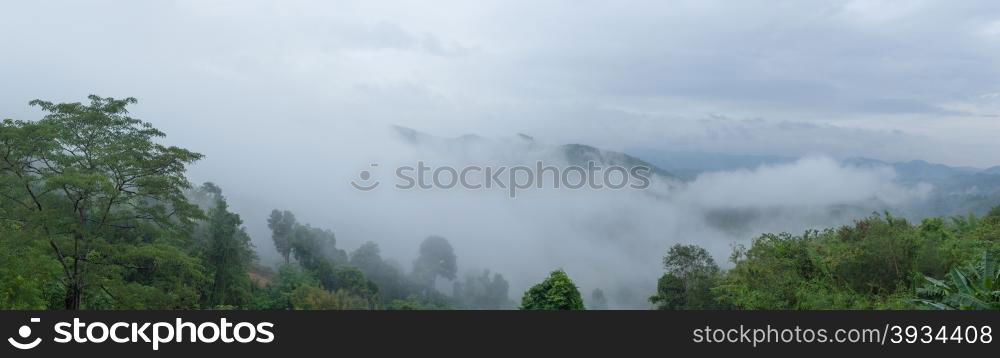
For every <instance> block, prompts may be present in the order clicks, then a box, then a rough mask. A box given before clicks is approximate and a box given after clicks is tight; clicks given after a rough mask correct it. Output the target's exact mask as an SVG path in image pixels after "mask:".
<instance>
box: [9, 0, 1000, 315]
mask: <svg viewBox="0 0 1000 358" xmlns="http://www.w3.org/2000/svg"><path fill="white" fill-rule="evenodd" d="M998 55H1000V2H996V1H989V0H980V1H977V0H969V1H960V2H955V1H907V2H899V1H874V0H854V1H780V0H772V1H749V0H748V1H712V0H698V1H664V0H659V1H588V0H577V1H515V0H504V1H449V0H440V1H434V2H431V3H428V2H421V1H305V0H284V1H259V0H230V1H213V0H175V1H100V0H88V1H46V0H39V1H17V2H15V1H8V2H3V3H2V4H0V117H6V118H15V119H37V118H39V117H40V115H41V114H40V112H39V111H38V110H37V109H35V108H30V107H28V106H27V103H28V101H30V100H32V99H36V98H38V99H44V100H49V101H55V102H76V101H84V100H85V99H86V96H87V95H88V94H97V95H101V96H111V97H129V96H131V97H136V98H138V100H139V103H138V104H137V105H135V106H134V107H133V108H132V109H131V113H132V114H133V115H134V116H135V117H138V118H141V119H143V120H146V121H148V122H151V123H153V124H154V125H155V126H156V127H157V128H159V129H161V130H163V131H164V132H166V133H167V139H165V141H167V142H169V144H172V145H177V146H181V147H185V148H188V149H191V150H194V151H197V152H200V153H202V154H205V155H206V158H205V159H204V160H202V161H201V162H199V163H198V164H196V165H194V166H193V167H192V168H191V170H190V177H191V179H192V181H194V182H203V181H214V182H216V183H218V184H220V185H221V186H222V188H223V190H224V191H225V193H226V194H227V195H228V196H230V198H231V202H232V206H233V208H234V209H235V210H237V211H238V212H240V213H241V215H243V216H244V219H245V220H246V221H247V225H248V227H249V228H250V230H251V233H252V234H254V236H255V242H256V243H257V245H258V246H259V248H260V249H261V250H265V251H266V250H268V249H269V248H268V247H267V246H268V243H267V242H266V239H267V237H266V236H267V233H266V227H265V226H263V224H262V222H263V220H264V218H265V217H266V215H267V213H268V212H269V211H270V209H271V208H288V209H293V210H294V211H296V214H297V216H298V217H300V219H303V220H304V221H308V222H313V223H318V224H319V225H320V226H326V227H332V228H334V230H335V231H337V232H338V235H339V236H340V237H342V238H343V240H345V241H347V242H351V244H352V245H357V244H359V241H361V240H362V238H375V239H376V241H378V240H393V239H391V238H388V237H398V236H400V235H404V233H407V232H410V233H413V234H412V236H413V237H414V238H410V239H407V240H410V241H408V242H406V243H401V244H399V245H394V246H391V247H388V248H383V249H384V251H386V252H388V253H389V254H392V255H400V256H401V255H403V253H405V252H413V251H415V247H416V244H415V243H413V240H415V239H419V237H423V236H425V235H431V234H441V235H445V236H446V237H449V238H453V239H454V240H465V241H461V242H460V244H461V243H466V244H468V245H466V248H465V249H463V248H462V247H460V246H461V245H456V246H457V247H456V250H457V251H458V253H459V256H460V259H461V257H462V254H463V253H464V254H465V255H466V256H465V257H466V258H470V257H471V258H474V259H473V260H470V261H475V262H480V263H482V264H483V265H486V266H490V267H491V268H495V269H503V270H506V271H507V272H508V274H509V275H513V276H514V277H513V278H512V283H513V285H514V287H524V285H525V283H527V282H531V281H532V280H535V279H537V278H538V277H537V276H539V275H544V273H545V270H546V269H550V268H554V266H557V265H562V266H564V267H567V269H570V270H571V271H570V273H573V271H572V270H577V272H590V273H592V275H589V276H586V277H585V278H584V279H583V282H584V286H588V285H589V286H590V287H593V286H596V285H599V283H600V282H605V281H607V280H609V279H610V278H608V277H604V276H602V275H605V276H606V275H613V273H607V271H608V268H607V267H605V266H603V265H608V266H614V265H617V266H620V267H624V268H625V269H627V270H633V269H634V270H636V271H641V270H647V271H645V272H648V275H640V276H641V277H639V278H640V279H641V280H642V282H646V283H651V282H654V281H655V280H654V278H655V270H657V266H658V265H659V261H658V260H659V257H658V255H659V254H658V253H659V252H663V250H664V249H665V248H666V245H667V244H668V243H670V242H691V241H692V240H694V239H692V238H691V237H692V235H695V234H697V235H698V236H703V237H706V238H707V239H705V240H710V239H712V238H718V240H715V241H711V242H710V243H708V244H706V246H709V247H710V248H711V249H712V252H713V253H715V254H716V256H717V258H718V259H719V261H722V260H723V257H724V255H725V251H726V250H728V248H729V245H730V244H732V243H733V242H736V241H734V240H737V238H734V237H730V236H727V235H726V234H725V233H721V232H712V231H705V230H706V229H705V225H706V223H705V222H703V221H701V220H702V219H703V218H699V217H697V215H695V214H690V213H689V212H688V209H689V208H696V209H695V213H702V212H703V211H704V212H713V210H716V209H718V207H720V206H726V205H730V204H732V203H733V202H737V203H760V202H764V203H766V204H767V205H770V206H780V205H785V206H791V207H794V208H796V209H795V210H798V213H796V214H795V215H790V216H788V217H781V218H778V220H776V221H773V222H767V223H761V225H760V226H759V228H760V229H761V230H764V229H774V230H783V229H788V230H791V229H799V228H800V226H802V225H791V223H802V222H815V223H824V224H825V223H829V222H831V220H827V219H829V218H825V219H823V220H820V219H817V220H815V221H810V220H809V218H810V217H814V216H822V214H817V213H818V212H822V210H818V209H817V208H821V207H823V206H826V205H831V204H842V203H844V202H845V200H846V202H857V201H863V200H868V199H870V198H873V197H878V198H881V199H882V200H888V201H893V200H895V201H905V200H909V199H908V198H909V197H911V196H914V195H917V196H919V193H917V192H914V191H913V190H912V188H898V187H895V186H893V185H889V184H886V181H887V180H889V179H891V177H892V175H893V174H892V173H860V172H856V171H851V170H847V169H845V168H842V167H838V165H837V164H836V163H835V162H834V161H832V160H829V159H828V158H834V159H838V158H846V157H853V156H864V157H870V158H876V159H881V160H887V161H906V160H914V159H922V160H927V161H930V162H938V163H944V164H948V165H954V166H975V167H983V168H985V167H990V166H995V165H1000V140H997V137H1000V61H996V59H997V58H998ZM392 125H401V126H405V127H410V128H414V129H416V130H419V131H422V132H425V133H429V134H431V135H434V136H439V137H456V136H461V135H465V134H476V135H480V136H483V137H486V138H508V137H512V136H514V135H515V134H516V133H524V134H527V135H530V136H532V137H534V138H535V139H537V140H538V141H540V142H543V143H547V144H553V145H555V144H564V143H584V144H589V145H593V146H597V147H601V148H605V149H609V150H626V149H629V148H649V149H657V150H671V151H705V152H713V153H729V154H752V155H780V156H787V157H806V158H807V159H804V160H803V161H801V162H798V163H797V164H793V165H788V166H779V167H775V168H764V169H762V170H759V171H753V172H742V173H736V174H732V175H711V176H706V177H704V178H700V179H699V180H698V181H696V182H694V183H692V185H691V186H690V188H689V189H688V190H687V191H685V192H683V193H680V194H678V195H677V196H676V197H675V198H674V199H672V201H671V202H670V203H667V204H663V203H654V202H647V200H648V198H645V199H635V200H632V199H629V200H624V201H623V200H622V199H621V198H617V197H615V198H608V197H605V194H606V193H597V194H593V195H594V196H573V197H564V196H558V195H559V194H558V193H553V194H542V193H540V194H538V197H535V198H530V197H529V198H526V199H524V200H522V201H520V202H517V203H516V204H515V203H512V202H511V201H509V200H507V201H499V200H506V199H500V198H492V197H490V198H489V199H488V200H486V201H483V200H485V199H483V198H480V197H478V196H476V194H468V193H465V194H454V195H457V196H454V195H433V196H426V195H425V196H423V197H421V194H419V193H407V194H405V195H407V197H405V198H400V197H387V196H386V195H388V194H386V193H381V194H372V195H374V196H361V195H362V194H361V193H357V192H351V191H349V190H347V188H348V186H347V183H349V182H350V180H351V178H352V177H353V176H354V175H355V174H357V172H358V170H359V169H362V168H367V167H368V164H369V163H372V162H382V163H387V162H393V161H397V162H402V161H403V160H402V159H400V158H405V159H406V160H413V159H420V158H418V157H414V156H412V154H407V155H405V156H400V153H403V152H407V151H410V150H412V148H408V147H406V146H404V145H402V144H400V143H396V142H393V141H391V140H390V139H389V138H390V137H391V135H390V134H389V133H388V132H390V131H389V130H387V129H388V128H390V126H392ZM422 155H428V156H437V158H443V157H448V156H449V155H450V154H449V153H431V154H428V153H422ZM449 159H454V158H449ZM824 180H825V181H826V182H824ZM818 184H829V185H818ZM749 185H754V186H758V187H761V188H763V189H761V190H758V191H747V190H746V188H747V186H749ZM817 187H819V188H823V190H820V191H817V190H816V188H817ZM845 189H850V192H851V195H855V196H857V197H853V196H851V197H848V198H847V199H845V196H843V195H838V194H845V193H847V191H846V190H845ZM776 192H782V193H784V194H786V196H777V197H775V196H774V195H771V194H774V193H776ZM796 193H813V194H816V193H819V194H816V195H815V196H810V195H797V194H796ZM547 195H556V196H552V197H549V196H547ZM845 195H846V194H845ZM546 198H547V199H546ZM637 200H638V201H637ZM768 200H771V201H768ZM851 200H853V201H851ZM567 202H571V203H576V204H579V205H574V208H573V209H566V207H567V205H566V203H567ZM637 202H638V203H640V204H637ZM477 203H490V205H479V204H477ZM595 203H600V205H595ZM474 205H479V206H480V207H481V210H471V209H470V207H472V206H474ZM739 205H744V204H739ZM746 205H751V204H746ZM487 206H488V208H486V207H487ZM428 207H430V208H433V209H434V210H426V209H427V208H428ZM637 207H639V208H646V210H642V212H641V213H635V212H634V210H635V208H637ZM802 207H809V208H813V209H817V211H816V212H817V213H813V212H812V211H809V210H800V209H801V208H802ZM565 210H570V211H568V212H567V211H565ZM701 210H703V211H701ZM795 210H792V212H795ZM552 213H559V214H560V215H546V214H552ZM616 213H618V214H620V213H631V214H630V215H631V216H615V215H614V214H616ZM664 216H667V217H669V218H668V219H663V217H664ZM778 216H781V215H778ZM554 217H558V218H560V219H559V222H558V225H553V223H552V220H543V219H552V218H554ZM594 217H600V218H605V219H607V221H608V222H609V223H608V225H607V226H604V227H602V229H601V230H605V229H607V230H611V231H614V230H612V229H608V228H619V229H620V228H621V227H631V230H626V231H624V232H623V231H621V230H619V231H615V232H614V233H612V234H609V235H604V236H605V238H606V237H624V236H634V237H637V238H638V239H636V240H634V241H629V244H624V245H617V246H615V247H616V249H615V250H617V252H618V254H614V255H610V256H613V259H607V260H603V261H602V259H600V258H598V257H602V255H609V254H607V252H608V250H607V248H606V247H605V246H606V245H607V242H603V243H602V242H598V241H595V240H599V239H600V238H599V237H597V236H595V235H592V233H593V232H594V231H598V232H600V231H601V230H593V228H589V227H587V226H586V225H583V226H581V222H582V223H591V224H593V222H594V221H593V220H590V219H592V218H594ZM553 220H554V219H553ZM616 220H617V221H616ZM838 220H840V219H838ZM390 221H391V222H393V223H395V224H396V225H380V223H382V224H384V223H385V222H390ZM456 221H458V222H463V223H468V225H456V224H455V222H456ZM832 221H837V220H832ZM598 222H601V221H598ZM639 223H642V224H639ZM362 224H366V225H362ZM653 224H655V225H653ZM789 225H791V226H789ZM483 230H488V231H489V233H488V234H484V233H483ZM615 230H617V229H615ZM662 233H667V234H669V235H673V238H671V239H670V240H667V241H665V240H663V239H662V237H661V236H662ZM588 235H591V236H588ZM658 235H660V236H658ZM462 237H473V238H472V239H461V238H462ZM505 237H520V238H522V239H521V240H515V241H509V242H507V241H502V240H503V239H504V238H505ZM548 237H555V238H557V239H551V240H550V241H546V240H549V239H546V238H548ZM570 237H582V239H581V240H584V241H587V242H591V243H594V242H597V243H595V244H593V245H585V246H581V247H579V248H577V249H575V250H570V252H557V251H554V250H553V249H552V248H553V247H557V246H560V245H563V244H565V243H566V242H565V240H566V238H570ZM746 239H748V238H747V237H742V238H741V240H744V242H745V240H746ZM352 240H353V241H352ZM470 240H471V241H470ZM588 240H589V241H588ZM407 245H409V246H407ZM476 245H478V246H476ZM470 246H475V247H479V248H483V247H486V248H487V249H486V250H479V251H478V252H470V251H471V250H469V249H468V247H470ZM511 246H517V247H524V248H525V250H528V249H530V250H531V251H530V252H531V253H532V255H533V256H537V257H534V262H542V263H545V265H541V264H534V265H523V264H519V263H514V264H512V263H504V262H502V261H501V260H500V259H499V258H497V257H495V256H496V255H491V253H497V252H507V251H504V250H512V248H510V247H511ZM463 250H464V251H463ZM645 252H657V255H648V256H643V257H642V258H637V257H636V255H637V253H645ZM511 254H512V255H513V254H514V253H511ZM580 257H588V258H594V260H590V261H586V260H583V261H580V260H577V261H573V260H571V258H575V259H579V258H580ZM528 259H529V258H527V257H526V258H525V260H528ZM403 261H405V259H404V260H403ZM466 262H468V261H466ZM580 262H582V263H580ZM625 262H627V263H629V264H628V265H623V264H622V263H625ZM500 266H502V267H500ZM521 271H523V272H521ZM519 273H521V274H522V275H519ZM612 300H614V298H612ZM622 300H627V299H622ZM640 301H641V299H640Z"/></svg>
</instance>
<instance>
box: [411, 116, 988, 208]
mask: <svg viewBox="0 0 1000 358" xmlns="http://www.w3.org/2000/svg"><path fill="white" fill-rule="evenodd" d="M394 129H395V131H396V132H397V133H398V134H399V135H400V137H401V138H402V139H403V140H404V141H405V142H408V143H410V144H413V145H420V146H431V147H437V148H438V149H439V150H443V151H448V152H452V153H466V152H475V151H476V149H475V148H477V147H478V146H484V145H493V146H497V147H498V148H504V151H506V152H517V150H512V149H515V148H521V149H523V150H525V153H543V154H556V155H562V156H564V158H565V159H566V161H567V163H569V164H572V165H578V166H584V167H585V166H586V165H587V163H588V162H589V161H594V162H596V163H598V164H600V165H604V166H608V165H620V166H624V167H633V166H638V165H642V166H647V167H650V168H651V169H652V171H653V173H655V174H657V175H659V176H661V177H664V178H667V179H669V180H668V181H669V182H675V183H680V182H686V181H691V180H694V179H695V178H697V176H698V175H699V174H701V173H706V172H717V171H732V170H752V169H755V168H758V167H760V166H765V165H779V164H789V163H793V162H795V161H797V160H799V159H800V158H797V157H787V156H774V155H741V154H721V153H708V152H693V151H686V152H685V151H664V150H656V149H648V148H632V149H628V150H626V151H625V152H617V151H611V150H604V149H601V148H597V147H593V146H589V145H585V144H562V145H543V144H540V143H538V142H536V141H535V139H534V138H532V137H531V136H528V135H525V134H517V136H515V137H512V138H506V139H498V140H493V139H486V138H482V137H479V136H476V135H471V134H469V135H463V136H459V137H454V138H443V137H437V136H433V135H429V134H426V133H422V132H419V131H416V130H413V129H411V128H406V127H398V126H397V127H395V128H394ZM530 156H531V155H528V157H530ZM524 159H527V157H526V158H524ZM840 162H841V164H842V165H844V166H850V167H858V168H892V169H893V170H894V171H895V172H896V174H897V176H896V182H897V184H900V185H903V186H913V185H920V184H922V183H926V184H930V185H931V186H932V190H931V193H930V195H929V197H928V199H927V200H924V201H923V202H921V203H919V204H916V205H913V206H910V207H906V208H888V207H886V208H885V209H886V210H892V211H894V212H895V213H897V214H899V215H902V216H906V217H910V218H912V219H919V218H922V217H926V216H940V215H944V216H950V215H966V214H969V213H977V214H983V213H985V212H986V211H988V210H989V209H990V208H991V207H993V206H996V205H1000V166H994V167H990V168H986V169H980V168H972V167H953V166H948V165H944V164H937V163H929V162H926V161H923V160H912V161H908V162H886V161H882V160H877V159H871V158H864V157H855V158H847V159H843V160H841V161H840ZM681 185H683V184H681ZM671 186H673V184H671ZM869 206H872V207H877V206H879V205H877V203H874V204H871V205H869ZM831 210H834V211H837V212H843V213H844V214H845V215H853V214H851V212H852V210H851V208H832V209H831ZM752 214H753V215H763V214H765V213H752ZM746 215H750V214H740V215H737V216H746ZM725 216H726V217H727V219H726V220H727V221H732V220H729V219H731V218H729V216H733V214H732V213H727V214H726V215H725ZM751 216H752V215H751ZM736 221H739V220H736Z"/></svg>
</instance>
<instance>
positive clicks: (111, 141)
mask: <svg viewBox="0 0 1000 358" xmlns="http://www.w3.org/2000/svg"><path fill="white" fill-rule="evenodd" d="M88 98H89V99H90V103H89V104H81V103H59V104H53V103H51V102H46V101H41V100H34V101H31V102H30V104H31V105H32V106H37V107H39V108H41V109H42V110H43V111H45V112H47V113H48V114H47V115H45V117H43V118H42V119H41V120H39V121H37V122H26V121H12V120H4V121H3V124H2V125H0V208H2V209H0V212H2V216H3V217H4V218H5V220H7V221H12V222H15V223H17V224H18V225H20V227H21V229H22V230H24V231H26V232H37V233H38V234H39V235H38V236H37V237H36V239H38V240H46V241H47V244H48V245H49V247H50V248H51V254H52V255H53V257H55V259H56V261H57V262H58V264H59V265H60V267H61V272H62V275H61V276H62V280H61V283H62V284H63V286H64V288H65V299H64V307H65V308H67V309H80V308H82V307H84V302H83V298H84V297H85V295H86V294H88V293H93V292H95V291H94V290H103V289H102V288H101V287H99V286H97V285H95V284H94V283H95V282H98V281H101V280H102V279H103V278H104V277H102V275H105V274H107V273H108V272H107V270H104V269H100V268H101V267H104V266H118V267H119V268H124V267H126V266H129V265H130V264H129V263H127V262H123V260H122V259H121V258H119V257H115V256H114V255H115V254H116V253H121V252H124V251H128V250H126V248H125V247H123V246H127V245H131V246H142V245H149V244H152V243H153V242H155V241H156V239H155V238H157V237H171V236H173V237H184V235H183V233H184V232H186V230H187V229H189V228H190V225H191V223H192V222H191V219H192V218H198V217H201V213H200V210H198V209H197V207H195V206H194V205H192V204H190V203H189V202H188V201H187V199H186V198H185V196H184V190H185V189H188V188H190V184H189V183H188V181H187V179H186V178H185V177H184V172H185V169H186V165H188V164H190V163H193V162H195V161H197V160H198V159H200V158H201V157H202V156H201V155H200V154H197V153H194V152H191V151H188V150H185V149H181V148H177V147H172V146H164V145H161V144H159V143H157V142H156V141H155V139H157V138H161V137H163V136H164V133H163V132H160V131H159V130H157V129H155V128H153V127H152V125H150V124H148V123H146V122H143V121H141V120H139V119H136V118H132V117H130V116H129V115H128V111H127V110H126V107H127V106H128V105H129V104H133V103H136V100H135V99H134V98H125V99H114V98H102V97H98V96H89V97H88ZM105 288H106V287H105Z"/></svg>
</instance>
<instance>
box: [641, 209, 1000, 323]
mask: <svg viewBox="0 0 1000 358" xmlns="http://www.w3.org/2000/svg"><path fill="white" fill-rule="evenodd" d="M998 229H1000V209H994V210H992V211H991V212H990V214H988V215H987V216H985V217H983V218H979V217H976V216H974V215H970V216H968V217H954V218H950V219H943V218H928V219H925V220H923V222H922V223H920V224H919V225H913V224H910V223H909V222H907V221H906V220H904V219H900V218H895V217H892V216H891V215H889V214H885V215H878V214H876V215H873V216H871V217H868V218H865V219H862V220H858V221H857V222H855V223H854V224H853V225H848V226H843V227H840V228H837V229H826V230H823V231H813V230H810V231H807V232H805V233H804V234H802V235H798V236H796V235H791V234H787V233H784V234H764V235H761V236H760V237H758V238H756V239H754V240H753V243H752V244H751V245H750V247H749V248H746V247H743V246H737V247H736V248H735V249H734V251H733V254H732V257H731V261H732V263H733V264H734V267H733V268H731V269H729V270H726V271H719V270H718V268H717V266H715V264H714V263H713V262H712V260H711V258H710V257H708V256H707V253H706V252H704V250H702V249H700V248H695V247H690V246H675V247H674V248H672V249H671V250H670V252H669V253H668V254H667V257H666V258H664V265H665V266H666V268H667V273H666V274H664V276H663V277H662V278H661V279H660V282H659V284H658V292H657V294H656V295H655V296H653V297H652V298H650V301H652V302H653V303H654V304H656V305H657V306H658V307H659V308H662V309H699V308H737V309H911V308H931V309H997V308H998V305H997V302H998V300H1000V291H997V285H996V282H997V275H998V270H997V267H998V266H1000V265H998V263H997V259H996V254H995V253H996V252H997V251H998V249H1000V239H998V237H997V236H996V233H997V230H998Z"/></svg>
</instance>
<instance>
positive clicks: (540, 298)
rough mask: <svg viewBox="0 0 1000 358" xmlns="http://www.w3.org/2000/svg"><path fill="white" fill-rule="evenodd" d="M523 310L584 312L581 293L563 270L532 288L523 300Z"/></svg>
mask: <svg viewBox="0 0 1000 358" xmlns="http://www.w3.org/2000/svg"><path fill="white" fill-rule="evenodd" d="M521 309H522V310H583V309H585V308H584V306H583V298H582V297H581V296H580V291H579V290H578V289H577V288H576V285H575V284H573V281H572V280H570V279H569V276H568V275H566V272H565V271H563V270H556V271H552V273H550V274H549V277H548V278H546V279H545V281H542V283H539V284H537V285H535V286H532V287H531V289H529V290H528V291H527V292H525V293H524V297H523V298H521Z"/></svg>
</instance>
